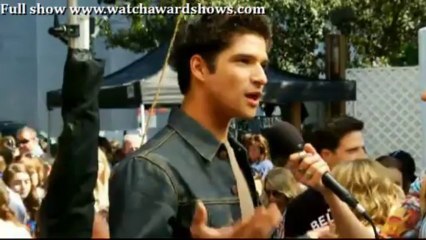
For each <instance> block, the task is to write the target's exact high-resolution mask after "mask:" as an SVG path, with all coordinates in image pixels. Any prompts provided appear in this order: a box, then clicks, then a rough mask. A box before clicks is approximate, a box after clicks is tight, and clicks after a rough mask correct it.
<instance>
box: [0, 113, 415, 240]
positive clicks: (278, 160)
mask: <svg viewBox="0 0 426 240" xmlns="http://www.w3.org/2000/svg"><path fill="white" fill-rule="evenodd" d="M363 127H364V126H363V122H362V121H360V120H358V119H355V118H352V117H340V118H335V119H333V120H332V121H331V122H330V123H328V125H327V126H326V127H325V128H322V129H320V130H317V131H314V132H311V133H309V134H305V136H306V137H307V138H309V139H310V140H309V142H311V143H312V144H313V146H314V147H315V148H316V149H317V151H319V153H320V155H321V156H322V157H323V158H324V159H325V160H326V161H327V163H328V164H329V166H330V167H331V169H332V174H333V175H334V177H335V178H336V180H337V181H339V182H340V183H341V184H342V185H343V186H344V187H346V188H347V189H348V190H349V191H350V192H351V193H352V194H353V195H354V196H355V197H356V198H357V199H358V200H359V201H360V203H361V204H362V205H363V206H364V207H365V208H366V210H367V212H368V214H369V215H370V216H372V219H373V221H374V224H375V225H376V226H377V227H378V228H379V229H380V230H381V231H386V230H391V231H392V232H393V231H395V229H394V228H393V226H392V222H388V223H387V222H386V221H387V219H389V218H390V219H392V217H393V218H395V217H396V218H398V217H399V218H400V220H401V221H402V218H404V217H406V216H405V215H401V213H400V212H395V209H398V208H397V207H398V206H399V205H401V204H402V203H403V201H404V199H405V198H407V196H408V197H409V196H411V195H413V194H415V193H414V192H413V188H414V189H415V188H418V182H416V181H415V180H416V179H417V177H416V175H415V171H416V166H415V160H414V159H413V157H412V156H411V155H410V154H409V153H407V152H405V151H403V150H397V151H394V152H392V153H386V154H384V155H382V156H379V157H377V158H376V159H370V158H369V157H368V153H367V151H366V148H365V146H364V138H363V134H362V131H363ZM274 128H275V127H274V126H273V127H271V128H270V129H266V131H265V133H264V134H251V133H247V134H244V135H242V136H241V143H242V144H243V145H244V146H245V148H246V149H247V151H248V157H249V160H250V163H251V169H252V173H253V178H254V179H255V180H256V181H257V182H260V184H259V185H257V191H258V194H259V196H260V197H261V200H262V203H263V204H265V205H267V204H269V203H275V204H277V206H278V208H279V210H280V211H281V212H282V214H283V221H282V223H281V224H280V225H279V227H278V228H277V230H276V231H275V232H274V237H275V238H284V237H297V236H302V235H304V234H308V235H307V236H309V237H311V238H318V237H324V238H328V237H337V233H336V232H335V231H334V230H333V229H334V228H333V226H334V225H333V217H332V215H331V213H330V209H329V208H328V206H327V204H326V202H325V201H324V199H323V198H322V196H321V194H320V193H318V192H317V191H315V190H313V189H311V188H308V187H307V186H304V185H303V184H300V183H299V182H297V181H296V179H295V177H294V176H293V174H292V172H291V171H290V170H289V169H288V167H286V159H288V158H289V155H290V154H289V153H288V154H285V153H283V151H282V150H281V149H274V148H270V147H269V144H268V139H269V140H271V139H274V137H276V135H279V134H281V133H280V129H279V128H277V129H274ZM0 143H1V145H0V166H1V168H0V174H1V176H2V181H0V201H1V202H0V204H1V205H2V207H1V208H0V211H1V212H0V217H1V219H0V229H1V231H0V235H1V236H2V237H16V238H25V237H27V238H31V237H36V236H37V231H36V230H37V220H38V218H37V213H38V210H39V208H40V205H41V201H42V200H43V196H44V194H45V191H46V190H47V184H46V183H47V180H46V179H47V178H48V177H49V171H50V169H51V163H52V159H54V157H55V155H52V152H51V151H50V149H49V148H43V147H41V146H42V144H40V141H39V139H38V138H37V133H36V131H35V130H34V129H31V128H29V127H25V128H23V129H20V130H19V131H18V133H17V135H16V136H4V137H2V138H1V140H0ZM141 143H142V138H141V137H140V136H138V135H131V134H128V135H125V136H124V140H123V143H122V144H120V143H119V142H117V141H109V140H108V139H106V138H104V137H99V150H98V161H99V165H98V179H97V183H96V188H95V190H94V196H95V200H96V203H95V206H94V208H95V211H96V212H103V213H104V214H107V213H108V208H109V197H108V189H109V187H108V186H109V179H110V175H111V168H112V167H113V166H114V165H115V164H117V163H118V162H119V161H121V160H122V159H124V158H125V157H126V156H127V155H129V154H131V153H133V152H135V151H137V150H138V148H139V146H141ZM121 145H122V146H121ZM226 155H227V154H226V152H222V158H224V159H225V158H226V157H227V156H226ZM274 163H275V164H274ZM410 186H411V187H412V189H411V191H410ZM417 191H419V189H417ZM410 194H411V195H410ZM411 201H412V199H411ZM419 207H420V205H414V206H413V208H412V210H413V211H415V210H416V209H417V210H419ZM395 214H396V215H395ZM398 214H400V215H398ZM359 218H360V220H362V221H364V222H365V220H364V219H362V217H361V216H359ZM365 224H366V225H368V224H369V223H368V222H365ZM386 224H387V225H386ZM411 230H412V231H407V232H405V233H406V234H410V233H411V234H414V233H415V232H416V229H415V228H414V229H411Z"/></svg>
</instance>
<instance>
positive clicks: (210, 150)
mask: <svg viewBox="0 0 426 240" xmlns="http://www.w3.org/2000/svg"><path fill="white" fill-rule="evenodd" d="M168 124H169V126H170V127H171V128H173V129H174V130H175V131H176V132H177V133H178V134H179V135H180V136H182V138H183V139H184V140H185V141H186V142H188V143H189V144H190V145H191V146H192V147H193V148H194V149H195V150H196V151H197V152H198V153H199V154H200V155H201V156H202V157H203V158H205V159H207V160H209V161H212V160H213V158H214V157H215V156H216V154H217V152H218V150H219V147H220V145H221V143H220V142H219V141H218V140H217V139H216V138H215V137H214V136H213V134H212V133H211V132H210V131H208V130H207V129H205V128H204V127H203V126H201V125H200V124H199V123H198V122H197V121H195V120H194V119H193V118H191V117H190V116H188V115H187V114H186V113H185V112H183V111H182V110H181V109H173V110H172V111H171V112H170V117H169V122H168Z"/></svg>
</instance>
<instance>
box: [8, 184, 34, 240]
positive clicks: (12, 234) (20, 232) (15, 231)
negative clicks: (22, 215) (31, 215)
mask: <svg viewBox="0 0 426 240" xmlns="http://www.w3.org/2000/svg"><path fill="white" fill-rule="evenodd" d="M9 201H10V199H9V193H8V190H7V187H6V185H5V184H4V182H3V181H2V180H1V179H0V238H20V239H23V238H26V239H28V238H31V234H30V232H29V231H28V229H27V228H26V227H25V225H23V224H22V223H20V222H19V220H18V219H17V218H16V217H15V214H14V213H13V211H12V210H11V209H10V208H9Z"/></svg>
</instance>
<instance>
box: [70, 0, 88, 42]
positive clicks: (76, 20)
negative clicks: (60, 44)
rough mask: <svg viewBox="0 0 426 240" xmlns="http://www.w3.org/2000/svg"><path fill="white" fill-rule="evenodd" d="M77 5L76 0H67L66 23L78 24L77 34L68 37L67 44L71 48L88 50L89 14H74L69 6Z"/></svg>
mask: <svg viewBox="0 0 426 240" xmlns="http://www.w3.org/2000/svg"><path fill="white" fill-rule="evenodd" d="M77 6H78V0H68V24H69V25H76V26H79V28H78V29H79V30H78V31H79V36H78V37H76V38H72V37H71V38H70V39H69V42H68V45H69V47H70V48H71V49H85V50H90V16H89V15H74V14H72V13H71V12H70V8H75V7H77Z"/></svg>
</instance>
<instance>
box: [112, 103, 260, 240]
mask: <svg viewBox="0 0 426 240" xmlns="http://www.w3.org/2000/svg"><path fill="white" fill-rule="evenodd" d="M229 141H230V143H231V145H232V147H233V148H234V150H235V155H236V157H237V161H238V163H239V165H240V168H241V170H242V172H243V174H244V176H245V177H246V179H247V182H248V185H249V188H250V191H251V193H252V198H253V202H254V204H255V206H258V205H259V204H260V202H259V198H258V195H257V192H256V188H255V184H254V180H253V176H252V173H251V169H250V165H249V162H248V159H247V153H246V150H245V149H244V148H243V147H242V146H241V145H240V144H239V143H238V142H237V141H235V140H234V139H232V138H230V140H229ZM221 147H222V144H221V143H219V142H218V141H217V140H216V139H215V138H214V136H213V135H212V134H211V133H210V132H209V131H207V130H206V129H204V128H203V127H202V126H201V125H200V124H199V123H198V122H196V121H195V120H194V119H192V118H190V117H189V116H188V115H186V114H185V113H184V112H183V111H181V110H179V109H176V110H173V111H172V112H171V114H170V117H169V122H168V125H167V126H166V127H165V128H164V129H162V130H161V131H160V132H159V133H158V134H157V135H156V136H154V137H153V138H152V139H150V140H149V141H148V142H147V143H146V144H144V145H143V146H142V148H141V149H140V150H139V151H137V152H136V153H134V154H133V155H132V156H129V157H128V158H126V159H124V160H123V161H121V162H119V163H118V164H117V165H116V167H115V168H114V170H113V172H112V176H111V180H110V193H109V194H110V214H109V223H110V233H111V237H113V238H114V237H129V238H148V237H150V238H151V237H165V238H170V237H175V238H177V237H179V238H180V237H182V238H183V237H185V238H188V237H190V232H189V227H190V225H191V222H192V218H193V213H194V209H195V201H196V200H197V199H199V200H202V201H203V203H204V205H205V206H206V208H207V211H208V225H209V226H211V227H223V226H227V225H230V224H232V223H233V222H234V221H236V220H238V219H240V217H241V212H240V208H239V199H238V196H237V194H236V193H235V191H233V189H234V186H235V179H234V175H233V173H232V169H231V166H230V164H229V161H227V160H221V159H219V157H218V151H219V149H220V148H221Z"/></svg>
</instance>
